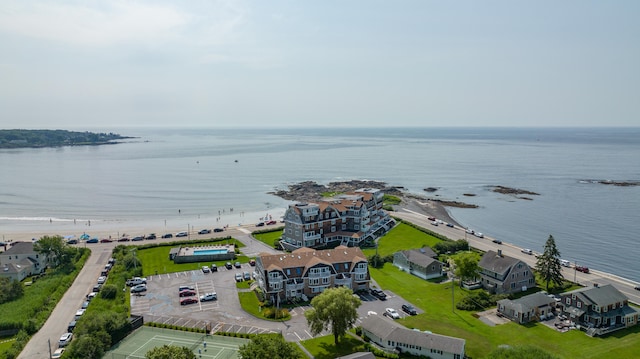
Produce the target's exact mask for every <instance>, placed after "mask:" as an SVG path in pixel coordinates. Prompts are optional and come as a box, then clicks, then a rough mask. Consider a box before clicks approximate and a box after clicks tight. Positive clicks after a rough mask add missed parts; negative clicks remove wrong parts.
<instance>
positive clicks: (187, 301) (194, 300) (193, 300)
mask: <svg viewBox="0 0 640 359" xmlns="http://www.w3.org/2000/svg"><path fill="white" fill-rule="evenodd" d="M193 303H198V298H195V297H188V298H183V299H180V305H187V304H193Z"/></svg>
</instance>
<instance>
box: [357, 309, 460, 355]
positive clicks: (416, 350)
mask: <svg viewBox="0 0 640 359" xmlns="http://www.w3.org/2000/svg"><path fill="white" fill-rule="evenodd" d="M361 326H362V333H363V334H364V335H365V336H366V337H367V338H369V339H370V340H371V341H372V342H373V343H375V344H377V345H378V346H380V347H381V348H383V349H385V350H387V351H399V352H402V353H409V354H411V355H415V356H425V357H429V358H432V359H463V358H464V352H465V340H464V339H460V338H454V337H449V336H446V335H440V334H434V333H430V332H422V331H419V330H412V329H408V328H405V327H403V326H402V325H400V324H398V323H396V322H395V321H393V320H391V319H387V318H383V317H381V316H379V315H376V314H371V315H368V316H367V317H365V318H364V319H362V324H361Z"/></svg>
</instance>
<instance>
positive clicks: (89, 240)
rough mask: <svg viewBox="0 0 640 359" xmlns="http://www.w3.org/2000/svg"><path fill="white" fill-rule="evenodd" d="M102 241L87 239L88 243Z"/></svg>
mask: <svg viewBox="0 0 640 359" xmlns="http://www.w3.org/2000/svg"><path fill="white" fill-rule="evenodd" d="M98 242H100V240H99V239H98V238H91V239H87V243H98Z"/></svg>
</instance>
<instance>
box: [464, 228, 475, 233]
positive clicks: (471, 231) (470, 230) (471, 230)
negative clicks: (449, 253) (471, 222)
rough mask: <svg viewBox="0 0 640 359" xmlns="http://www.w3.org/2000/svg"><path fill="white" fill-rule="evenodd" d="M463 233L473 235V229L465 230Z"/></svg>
mask: <svg viewBox="0 0 640 359" xmlns="http://www.w3.org/2000/svg"><path fill="white" fill-rule="evenodd" d="M464 231H465V232H466V233H468V234H473V229H471V228H467V229H465V230H464Z"/></svg>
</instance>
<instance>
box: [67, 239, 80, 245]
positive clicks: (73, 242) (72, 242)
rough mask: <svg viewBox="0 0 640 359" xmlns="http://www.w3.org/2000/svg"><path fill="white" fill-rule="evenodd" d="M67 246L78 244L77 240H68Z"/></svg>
mask: <svg viewBox="0 0 640 359" xmlns="http://www.w3.org/2000/svg"><path fill="white" fill-rule="evenodd" d="M67 244H78V240H77V239H70V240H68V241H67Z"/></svg>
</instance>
